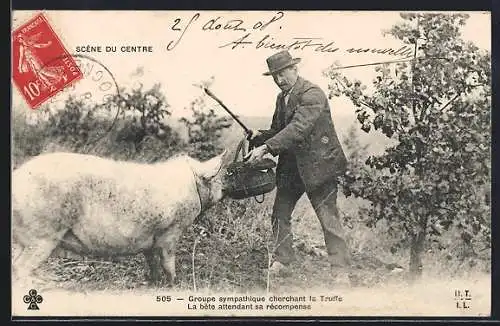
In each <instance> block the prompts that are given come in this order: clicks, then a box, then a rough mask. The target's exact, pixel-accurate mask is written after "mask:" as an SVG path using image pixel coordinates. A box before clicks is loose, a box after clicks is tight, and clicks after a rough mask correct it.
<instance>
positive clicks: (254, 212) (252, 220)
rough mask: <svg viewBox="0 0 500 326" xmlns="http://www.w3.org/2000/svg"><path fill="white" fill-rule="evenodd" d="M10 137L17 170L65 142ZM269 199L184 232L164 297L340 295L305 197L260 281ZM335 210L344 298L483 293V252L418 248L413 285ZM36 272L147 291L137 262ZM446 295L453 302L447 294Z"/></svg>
mask: <svg viewBox="0 0 500 326" xmlns="http://www.w3.org/2000/svg"><path fill="white" fill-rule="evenodd" d="M243 119H244V120H245V121H246V122H247V123H248V124H249V126H250V127H251V128H266V127H267V125H268V123H269V122H268V121H267V119H266V118H248V117H247V118H243ZM351 124H352V120H350V118H348V117H347V118H345V119H344V120H341V119H339V120H337V121H336V125H339V126H341V127H340V128H338V129H339V135H340V138H341V139H342V140H343V139H345V138H346V137H347V129H348V128H347V126H349V125H351ZM13 128H14V130H15V131H17V133H18V136H17V139H15V140H17V142H16V141H14V144H13V146H14V148H13V153H14V154H13V156H14V157H13V161H14V165H15V166H17V165H18V164H20V163H21V162H23V161H25V160H26V159H28V158H29V157H30V155H31V156H32V155H33V153H34V152H35V154H36V152H37V151H38V152H43V151H53V150H57V149H60V148H63V149H67V144H68V143H67V142H66V143H65V142H64V141H60V142H58V140H57V138H50V137H49V138H48V139H49V140H50V141H49V142H47V143H45V144H44V145H40V146H39V148H38V149H37V148H36V146H38V145H37V144H36V141H35V140H33V139H34V137H36V135H35V134H34V133H33V134H30V133H29V132H30V131H29V130H30V129H29V128H31V127H28V126H27V125H26V124H25V123H23V122H22V119H19V118H17V119H15V120H14V125H13ZM23 128H25V129H23ZM33 128H35V127H33ZM238 128H239V127H238V126H236V125H234V124H233V126H231V127H230V128H229V129H227V130H224V132H223V133H222V135H221V136H220V140H221V143H222V145H221V146H222V147H224V148H229V149H234V147H235V145H236V143H237V142H238V141H239V140H240V139H241V136H242V133H241V130H238ZM174 129H175V128H174ZM181 129H182V126H181V125H177V126H176V130H177V131H180V132H179V134H181V138H182V130H181ZM33 130H34V129H33ZM59 139H60V138H59ZM21 141H22V142H21ZM30 141H31V142H32V143H30ZM360 142H361V145H365V144H367V145H369V146H372V148H371V149H370V150H371V151H381V150H383V148H384V146H385V143H384V142H383V138H382V137H380V139H379V140H378V141H377V138H375V141H374V139H373V137H372V138H370V137H364V138H363V136H361V137H360ZM65 146H66V147H65ZM112 146H115V145H112ZM110 148H111V149H110V150H108V152H107V154H102V153H103V152H100V153H97V155H102V156H108V157H109V156H111V157H115V159H124V158H123V156H120V155H123V154H120V153H122V151H121V149H120V147H119V145H118V144H117V145H116V147H110ZM152 148H153V149H151V153H153V152H154V151H155V150H154V148H155V147H154V144H153V147H152ZM369 148H370V147H369ZM110 153H111V154H110ZM147 155H148V153H147V152H146V149H142V152H140V153H138V154H137V156H136V157H135V158H134V159H135V160H138V161H142V162H144V161H148V158H147V157H146V156H147ZM165 155H167V154H165ZM273 198H274V192H272V193H270V194H267V195H266V196H265V201H264V202H263V203H261V204H259V203H257V202H256V201H255V200H254V199H253V198H250V199H246V200H241V201H233V200H229V199H226V200H225V201H223V202H221V203H219V204H218V205H217V206H216V207H214V208H212V209H211V210H210V211H208V212H207V214H205V215H204V216H201V217H200V218H199V220H197V221H196V222H195V224H194V225H193V226H191V227H190V228H189V229H188V230H186V233H185V234H184V236H183V238H182V240H181V242H180V243H179V245H178V248H177V259H176V264H177V275H178V279H177V283H176V286H175V289H172V290H174V291H180V292H184V291H189V292H193V291H195V292H200V293H226V292H229V293H242V292H243V293H244V292H252V293H254V292H255V293H258V292H270V291H271V292H277V293H282V292H286V293H288V292H304V291H308V292H311V291H313V290H312V289H318V291H320V289H322V290H327V291H328V289H338V286H337V285H336V284H335V282H334V279H333V278H332V273H331V269H330V267H329V264H327V262H326V258H325V248H324V243H323V237H322V232H321V227H320V225H319V222H318V220H317V218H316V216H315V214H314V211H313V210H312V207H311V205H310V203H309V202H308V200H307V197H306V196H303V198H301V200H300V201H299V203H298V205H297V207H296V209H295V211H294V214H293V230H294V237H295V238H294V247H295V250H296V253H297V257H298V261H297V262H296V263H294V264H293V265H292V267H291V271H290V273H289V274H287V275H285V276H284V277H281V278H273V277H271V276H270V275H269V274H268V272H267V268H268V264H269V257H270V256H269V253H270V252H271V251H272V248H271V247H272V241H271V240H272V239H271V234H270V230H271V227H270V214H271V208H272V203H273ZM338 204H339V208H340V212H341V218H342V221H343V224H344V227H345V228H346V230H347V232H346V233H347V241H348V244H349V246H350V248H351V252H352V255H353V261H354V265H353V269H352V272H351V275H350V279H351V283H352V285H353V289H352V290H349V293H350V295H352V296H358V297H363V296H364V295H366V293H368V292H366V291H368V289H372V290H373V291H375V293H380V294H381V295H386V296H387V295H390V293H391V291H394V290H391V289H395V288H403V289H410V288H412V289H419V284H424V285H429V284H430V283H436V284H438V283H439V282H438V281H437V280H445V279H446V280H449V281H450V282H455V283H456V282H458V283H461V284H464V286H468V285H467V284H472V283H470V282H480V284H481V287H482V289H486V288H487V287H488V286H489V285H488V281H487V280H488V279H489V277H490V276H489V275H490V258H489V257H490V256H489V248H486V249H483V248H480V250H476V251H477V253H475V254H474V255H472V254H470V252H469V251H467V246H465V245H463V244H461V242H460V240H459V239H458V238H457V235H456V234H455V233H453V232H452V231H450V232H448V233H447V234H444V235H443V237H442V241H444V242H445V243H446V244H447V245H446V246H443V247H441V248H440V249H438V248H436V246H434V245H433V243H431V242H429V243H427V244H426V248H427V249H426V251H425V255H424V257H423V258H424V274H423V276H422V279H421V280H419V281H418V282H417V283H411V281H410V279H409V278H408V264H409V248H408V247H406V248H404V247H403V248H400V249H399V250H397V251H394V250H391V249H392V247H393V244H394V242H395V241H396V240H397V239H394V238H391V237H388V236H387V229H388V225H387V224H384V223H382V222H381V223H379V224H378V225H376V227H368V226H366V225H365V224H364V223H363V221H362V219H361V218H360V214H359V212H360V208H361V207H366V206H367V205H369V203H367V202H363V201H361V200H359V199H354V198H351V197H349V198H347V197H345V196H343V195H342V194H340V195H339V199H338ZM476 249H477V248H476ZM39 272H41V273H40V274H41V275H43V276H44V277H43V278H44V279H45V282H47V284H46V286H49V287H55V288H58V289H60V290H64V291H71V292H73V293H82V292H83V293H87V292H93V291H105V292H106V293H113V292H114V291H129V290H130V291H134V293H142V291H146V292H148V291H152V289H154V287H152V286H151V285H148V284H147V282H146V278H145V276H146V275H147V273H148V270H147V268H146V265H145V263H144V257H143V256H142V254H140V255H137V256H133V257H109V258H96V257H81V256H75V255H74V254H72V253H70V252H65V251H63V250H59V249H58V250H56V251H55V252H54V253H53V255H52V257H50V258H49V260H48V261H47V263H46V264H44V265H43V266H41V267H40V270H39ZM485 284H486V285H485ZM441 285H443V284H441ZM444 290H445V291H446V290H449V291H450V293H452V288H451V286H450V288H449V289H448V288H447V289H444ZM370 291H371V290H370ZM486 292H488V291H486ZM363 293H365V294H363ZM450 297H451V295H450ZM450 300H451V299H450ZM486 307H487V304H486ZM401 309H403V308H401Z"/></svg>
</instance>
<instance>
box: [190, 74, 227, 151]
mask: <svg viewBox="0 0 500 326" xmlns="http://www.w3.org/2000/svg"><path fill="white" fill-rule="evenodd" d="M212 82H213V80H211V81H204V82H203V84H204V86H205V87H209V86H210V84H211V83H212ZM189 110H190V111H191V112H192V115H191V117H190V118H185V117H183V118H181V119H180V121H181V122H182V123H184V125H185V126H186V127H187V129H188V137H189V141H188V142H189V153H190V155H192V156H193V157H196V158H198V159H201V160H205V159H208V158H211V157H213V156H214V155H216V154H219V152H220V151H221V150H223V148H222V145H221V143H220V141H219V139H220V137H221V135H222V130H224V129H227V128H229V127H231V124H232V120H231V118H230V117H227V116H226V117H220V116H218V115H217V114H216V113H215V111H214V109H212V108H208V107H207V104H206V103H205V95H204V94H203V95H201V96H199V97H197V98H196V99H194V100H193V101H192V102H191V103H190V105H189Z"/></svg>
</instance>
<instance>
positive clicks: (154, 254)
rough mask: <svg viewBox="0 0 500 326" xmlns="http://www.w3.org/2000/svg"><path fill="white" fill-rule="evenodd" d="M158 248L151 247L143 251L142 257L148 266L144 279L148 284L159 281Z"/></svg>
mask: <svg viewBox="0 0 500 326" xmlns="http://www.w3.org/2000/svg"><path fill="white" fill-rule="evenodd" d="M159 251H160V250H159V248H151V249H147V250H145V251H144V258H145V259H146V264H147V265H148V268H149V273H148V274H146V279H147V281H148V282H149V283H150V284H155V285H157V284H159V283H160V281H161V273H160V268H161V267H160V264H159V263H158V259H157V258H158V254H160V252H159Z"/></svg>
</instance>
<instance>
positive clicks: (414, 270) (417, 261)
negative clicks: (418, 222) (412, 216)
mask: <svg viewBox="0 0 500 326" xmlns="http://www.w3.org/2000/svg"><path fill="white" fill-rule="evenodd" d="M426 224H427V223H426ZM425 230H426V227H421V228H420V230H419V231H418V232H417V234H416V235H414V236H413V237H412V240H411V249H410V280H412V281H413V280H417V279H419V278H420V277H421V276H422V269H423V265H422V253H423V252H424V245H425V236H426V232H425Z"/></svg>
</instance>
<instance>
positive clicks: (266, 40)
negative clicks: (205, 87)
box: [167, 11, 414, 58]
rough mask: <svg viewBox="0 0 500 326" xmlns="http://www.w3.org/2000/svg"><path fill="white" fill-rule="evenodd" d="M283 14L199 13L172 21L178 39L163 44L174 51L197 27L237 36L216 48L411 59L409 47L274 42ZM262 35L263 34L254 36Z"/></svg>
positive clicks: (310, 39)
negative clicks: (251, 18) (244, 16)
mask: <svg viewBox="0 0 500 326" xmlns="http://www.w3.org/2000/svg"><path fill="white" fill-rule="evenodd" d="M284 16H285V14H284V13H283V12H282V11H278V12H276V13H274V14H268V15H267V16H266V17H264V18H262V19H258V20H255V21H245V20H244V19H242V18H236V19H226V18H224V17H221V16H216V17H209V18H203V19H202V17H201V14H200V13H196V14H194V15H193V16H192V17H190V18H188V19H182V18H175V19H174V21H173V23H172V25H171V27H170V29H171V30H172V31H175V32H176V33H177V34H178V36H177V38H176V39H174V40H171V41H169V42H168V44H167V51H172V50H174V49H175V48H176V47H177V46H178V45H179V44H180V43H181V41H182V40H183V38H184V36H185V35H186V33H187V32H188V30H190V29H191V28H195V27H194V26H196V28H200V30H201V31H203V32H207V33H210V32H219V33H220V32H222V35H227V34H230V35H232V34H234V33H238V34H239V35H238V36H236V37H235V38H231V40H230V41H225V42H223V43H222V44H220V45H218V47H219V48H226V49H230V50H237V49H245V48H247V49H248V48H253V49H272V50H299V51H302V50H312V51H314V52H320V53H334V52H339V51H342V52H345V53H349V54H363V53H374V54H383V55H388V56H396V57H400V58H411V57H413V55H414V48H413V47H412V46H407V45H403V46H401V47H399V48H390V47H389V48H373V47H363V46H360V47H351V48H347V49H341V48H340V47H338V46H337V45H336V44H335V41H334V40H331V39H326V38H323V37H317V36H296V37H289V38H287V39H277V37H276V36H274V35H273V33H272V31H271V29H272V28H271V27H275V29H278V30H282V29H283V23H284ZM259 32H262V33H263V35H255V34H257V33H259Z"/></svg>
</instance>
